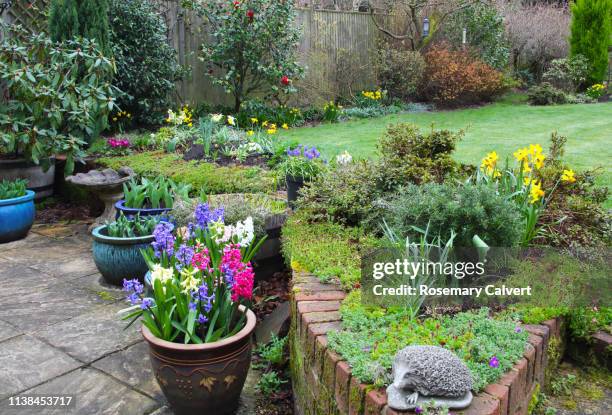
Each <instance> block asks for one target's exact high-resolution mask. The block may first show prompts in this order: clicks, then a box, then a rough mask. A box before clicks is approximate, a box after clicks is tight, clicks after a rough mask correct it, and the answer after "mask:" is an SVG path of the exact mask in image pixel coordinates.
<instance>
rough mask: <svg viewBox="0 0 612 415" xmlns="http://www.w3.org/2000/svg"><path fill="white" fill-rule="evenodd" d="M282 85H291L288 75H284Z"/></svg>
mask: <svg viewBox="0 0 612 415" xmlns="http://www.w3.org/2000/svg"><path fill="white" fill-rule="evenodd" d="M281 84H283V85H289V77H288V76H287V75H283V77H282V78H281Z"/></svg>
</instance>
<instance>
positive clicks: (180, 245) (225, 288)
mask: <svg viewBox="0 0 612 415" xmlns="http://www.w3.org/2000/svg"><path fill="white" fill-rule="evenodd" d="M194 217H195V223H190V224H189V225H188V226H187V227H186V228H182V229H179V230H178V231H177V234H176V235H174V234H173V233H172V229H171V227H170V226H168V224H166V223H163V222H162V223H160V224H159V225H158V226H157V227H156V228H155V231H154V233H153V236H154V239H155V240H154V241H153V242H152V243H151V246H150V247H149V248H147V249H146V250H143V256H144V258H145V260H146V261H147V263H148V265H149V268H150V271H151V272H150V284H151V286H152V289H151V290H149V291H150V294H147V293H146V292H145V288H144V286H143V285H142V284H141V283H140V282H139V281H138V280H124V290H125V291H126V292H127V294H128V297H127V298H128V301H130V303H131V305H132V306H131V307H130V308H128V309H126V310H125V311H126V312H127V314H126V315H125V316H124V319H126V320H131V321H130V324H132V323H133V322H134V321H135V320H137V319H138V318H142V322H143V324H144V325H145V326H146V327H147V328H148V329H149V330H150V331H151V333H152V334H153V335H154V336H156V337H158V338H160V339H163V340H167V341H171V342H179V343H185V344H187V343H194V344H201V343H208V342H214V341H217V340H220V339H223V338H226V337H229V336H232V335H234V334H236V333H237V332H238V331H240V329H242V328H243V327H244V325H245V322H246V315H245V313H244V312H242V311H240V310H239V307H240V306H241V305H244V306H245V307H246V308H248V307H249V306H250V302H251V300H252V297H253V280H254V272H253V266H252V264H251V259H252V258H253V256H254V255H255V254H256V253H257V251H258V250H259V248H260V247H261V244H262V243H263V241H264V239H265V237H264V238H261V239H259V240H256V239H255V234H254V230H253V221H252V219H251V218H247V219H246V220H245V221H244V222H238V223H237V224H235V225H227V224H225V223H224V214H223V209H222V208H219V209H215V210H211V209H210V208H209V206H208V204H199V205H198V206H197V208H196V210H195V214H194Z"/></svg>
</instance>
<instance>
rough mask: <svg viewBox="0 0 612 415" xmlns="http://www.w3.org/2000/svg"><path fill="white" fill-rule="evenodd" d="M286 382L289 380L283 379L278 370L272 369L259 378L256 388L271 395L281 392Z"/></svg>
mask: <svg viewBox="0 0 612 415" xmlns="http://www.w3.org/2000/svg"><path fill="white" fill-rule="evenodd" d="M284 383H287V381H286V380H283V379H281V378H280V377H279V375H278V373H277V372H275V371H271V372H267V373H264V374H263V375H261V378H259V381H258V382H257V386H256V388H257V390H258V391H260V392H261V393H262V394H263V395H264V396H266V397H270V396H271V395H273V394H275V393H277V392H279V391H280V389H281V386H282V385H283V384H284Z"/></svg>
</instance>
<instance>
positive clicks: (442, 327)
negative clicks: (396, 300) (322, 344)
mask: <svg viewBox="0 0 612 415" xmlns="http://www.w3.org/2000/svg"><path fill="white" fill-rule="evenodd" d="M340 311H341V314H342V330H341V331H338V332H330V333H328V338H329V344H330V347H331V348H332V349H333V350H335V351H337V352H338V353H340V354H341V355H342V356H343V357H344V358H345V359H346V360H347V361H348V363H349V365H350V366H351V372H352V374H353V376H355V377H357V378H358V379H359V380H361V381H362V382H366V383H373V384H374V385H376V386H381V387H382V386H386V385H389V384H390V383H391V381H392V379H391V365H392V363H393V358H394V357H395V354H396V353H397V352H398V351H399V350H400V349H402V348H404V347H406V346H409V345H433V346H441V347H444V348H447V349H449V350H450V351H452V352H453V353H455V354H457V355H458V356H459V358H461V359H462V360H463V361H464V362H465V363H466V365H467V366H468V368H469V369H470V371H471V373H472V377H473V379H474V390H476V391H480V390H482V389H483V388H484V387H485V386H486V385H487V384H489V383H494V382H495V381H497V380H498V379H499V378H500V377H501V376H502V375H503V374H504V373H505V372H507V371H508V370H510V368H511V367H512V366H513V365H514V363H515V362H517V361H518V360H519V359H520V358H521V357H522V356H523V352H524V350H525V344H526V342H527V336H528V334H527V332H525V331H521V332H516V331H515V328H516V326H515V323H514V322H511V321H505V320H495V319H491V318H490V317H489V314H488V310H487V309H481V310H480V311H475V312H466V313H460V314H457V315H455V316H452V317H451V316H446V317H441V318H439V319H435V318H428V319H425V320H422V321H419V320H413V319H409V318H407V314H406V311H405V310H401V309H382V308H375V307H365V306H363V305H362V303H361V300H360V293H359V291H353V292H351V293H350V294H349V296H348V297H347V298H346V300H345V301H344V302H343V305H342V308H341V310H340ZM493 356H495V357H497V359H498V360H499V367H497V368H494V367H490V366H489V361H490V359H491V358H492V357H493Z"/></svg>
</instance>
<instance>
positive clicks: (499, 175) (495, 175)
mask: <svg viewBox="0 0 612 415" xmlns="http://www.w3.org/2000/svg"><path fill="white" fill-rule="evenodd" d="M501 175H502V174H501V172H500V171H499V170H495V172H494V173H493V177H494V178H496V179H497V178H498V177H501Z"/></svg>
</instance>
